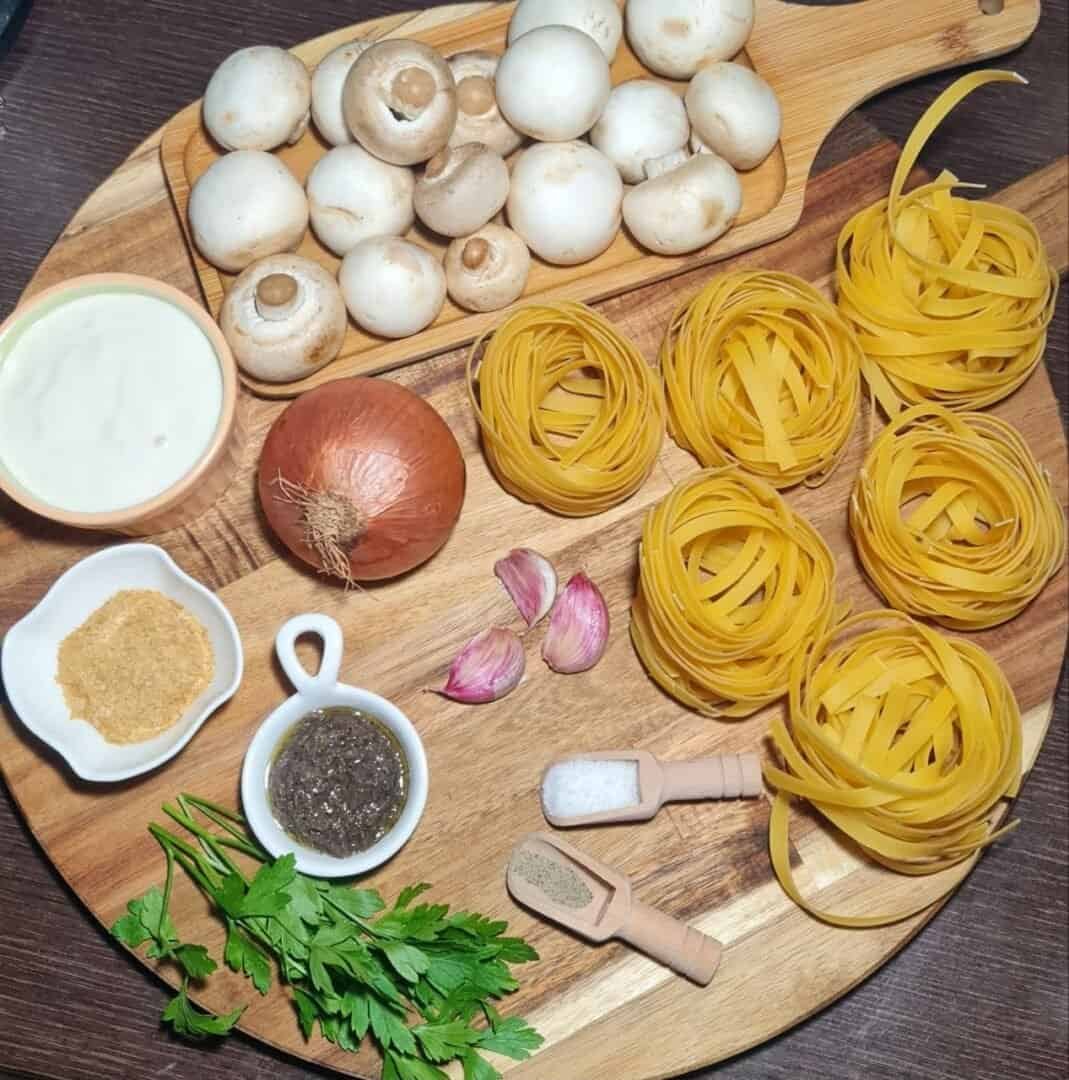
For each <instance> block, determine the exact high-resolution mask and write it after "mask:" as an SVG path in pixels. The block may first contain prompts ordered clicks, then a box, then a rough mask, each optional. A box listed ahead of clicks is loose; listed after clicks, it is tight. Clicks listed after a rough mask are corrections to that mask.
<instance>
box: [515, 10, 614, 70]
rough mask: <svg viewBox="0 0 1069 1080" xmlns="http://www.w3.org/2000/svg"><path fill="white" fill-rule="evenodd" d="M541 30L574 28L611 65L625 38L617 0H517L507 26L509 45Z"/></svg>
mask: <svg viewBox="0 0 1069 1080" xmlns="http://www.w3.org/2000/svg"><path fill="white" fill-rule="evenodd" d="M540 26H573V27H575V29H576V30H582V31H583V33H584V34H589V35H590V36H591V37H592V38H593V39H594V40H595V41H596V42H597V43H598V48H600V49H601V51H602V52H603V53H604V54H605V59H606V60H608V61H609V63H610V64H611V63H612V62H613V60H615V59H616V51H617V50H618V49H619V48H620V39H621V38H622V37H623V36H624V20H623V17H622V16H621V14H620V8H619V6H618V5H617V3H616V0H520V2H519V3H518V4H517V5H516V10H515V11H514V12H513V13H512V21H511V22H510V23H509V44H510V45H511V44H512V43H513V42H514V41H515V40H516V39H517V38H518V37H522V36H523V35H524V34H526V33H527V32H528V31H530V30H535V29H537V28H538V27H540Z"/></svg>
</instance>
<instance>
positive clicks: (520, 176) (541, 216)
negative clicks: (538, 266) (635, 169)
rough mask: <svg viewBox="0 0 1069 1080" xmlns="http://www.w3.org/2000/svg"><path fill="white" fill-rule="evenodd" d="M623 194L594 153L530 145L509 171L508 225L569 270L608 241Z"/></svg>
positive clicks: (578, 146) (610, 167)
mask: <svg viewBox="0 0 1069 1080" xmlns="http://www.w3.org/2000/svg"><path fill="white" fill-rule="evenodd" d="M532 32H533V33H537V31H532ZM521 40H522V39H521ZM623 195H624V185H623V181H622V180H621V179H620V173H619V171H618V170H617V168H616V166H615V165H614V164H613V163H612V162H611V161H610V160H609V159H608V158H607V157H606V156H605V155H604V154H603V153H602V152H601V151H600V150H595V149H594V147H593V146H590V145H589V144H588V143H585V142H568V143H536V144H535V145H534V146H530V147H528V148H527V149H526V150H524V152H523V153H522V154H521V155H520V157H519V159H518V160H517V161H516V164H515V165H514V166H513V169H512V188H511V190H510V191H509V200H508V217H509V224H510V225H511V226H512V228H513V229H515V230H516V232H518V233H519V234H520V236H521V237H523V239H524V241H525V242H526V243H527V246H528V247H529V248H530V249H531V250H532V251H533V252H534V253H535V254H536V255H539V256H540V257H541V258H543V259H545V260H546V262H550V263H555V264H556V265H558V266H575V265H577V264H579V263H584V262H589V261H590V260H591V259H594V258H596V257H597V256H598V255H600V254H601V253H602V252H603V251H604V250H605V249H606V248H607V247H608V246H609V245H610V244H611V243H612V242H613V240H614V239H615V237H616V234H617V232H618V231H619V229H620V204H621V202H622V200H623Z"/></svg>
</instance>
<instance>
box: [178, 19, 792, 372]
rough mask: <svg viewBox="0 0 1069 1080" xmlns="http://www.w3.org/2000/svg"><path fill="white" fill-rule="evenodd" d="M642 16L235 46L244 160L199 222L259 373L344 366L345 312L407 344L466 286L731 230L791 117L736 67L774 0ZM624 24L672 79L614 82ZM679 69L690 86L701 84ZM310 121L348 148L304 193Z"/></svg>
mask: <svg viewBox="0 0 1069 1080" xmlns="http://www.w3.org/2000/svg"><path fill="white" fill-rule="evenodd" d="M623 8H624V9H623V11H622V12H621V8H620V5H619V3H618V2H617V0H520V2H519V3H518V4H517V5H516V9H515V11H514V13H513V16H512V20H511V23H510V25H509V29H508V45H507V48H506V49H505V51H504V53H503V55H500V56H499V55H497V54H496V53H494V52H490V51H487V50H472V51H466V52H461V53H457V54H456V55H454V56H452V57H443V56H441V55H440V54H439V53H438V52H437V51H435V50H434V49H432V48H430V47H429V46H427V45H425V44H422V43H421V42H418V41H408V40H387V41H381V42H372V41H368V40H363V39H357V40H354V41H351V42H348V43H346V44H343V45H341V46H339V47H338V48H336V49H334V50H333V51H332V52H330V53H328V54H327V55H326V56H325V57H324V58H323V60H322V61H321V62H320V63H319V65H318V67H317V68H316V69H315V71H314V72H313V73H312V74H311V75H309V73H308V71H307V70H306V68H305V67H304V65H303V64H302V63H301V62H300V61H299V60H297V59H296V58H295V57H294V56H293V55H292V54H290V53H288V52H286V51H285V50H282V49H278V48H274V47H272V46H256V47H253V48H249V49H243V50H241V51H240V52H237V53H235V54H233V55H232V56H230V57H228V58H227V59H226V60H224V61H223V63H222V64H221V65H220V66H219V68H218V69H217V70H216V72H215V74H214V75H213V76H212V78H211V81H210V82H209V84H208V88H207V90H206V92H205V96H204V103H203V121H204V126H205V128H206V129H207V131H208V133H209V134H210V135H211V137H212V138H213V139H214V140H215V142H216V143H217V145H218V146H219V148H221V149H222V150H224V151H228V152H227V153H225V154H224V155H223V156H221V157H220V158H219V159H218V160H217V161H216V162H215V163H214V164H213V165H212V166H211V167H210V168H209V169H208V170H207V171H206V172H205V173H204V175H203V176H201V177H200V178H199V179H198V180H197V182H196V183H195V184H194V186H193V191H192V193H191V195H190V201H189V224H190V233H191V235H192V237H193V240H194V243H195V245H196V247H197V248H198V250H199V251H200V253H201V254H202V255H203V256H204V258H206V259H207V260H208V261H209V262H211V263H212V264H214V265H215V266H217V267H218V268H219V269H220V270H223V271H225V272H227V273H229V274H240V277H238V279H237V280H236V281H235V282H234V283H233V285H232V286H231V293H230V295H228V297H227V300H226V304H225V305H224V310H223V313H222V315H221V320H222V323H223V329H224V332H225V333H226V335H227V337H228V339H230V340H231V344H232V345H233V346H234V349H235V355H236V356H237V358H238V362H239V364H241V366H242V367H243V368H244V370H246V371H248V372H249V373H251V374H253V375H256V376H257V377H258V378H262V379H266V380H278V381H283V380H287V379H295V378H300V377H302V376H303V375H306V374H309V373H310V372H311V371H312V370H315V368H316V367H318V366H321V365H322V364H323V363H327V362H329V360H330V359H332V358H333V356H334V355H336V354H337V352H338V351H339V350H340V348H341V344H342V338H343V337H344V333H343V332H339V324H338V313H339V312H340V311H343V310H344V309H347V310H348V313H349V315H350V316H351V317H352V319H353V321H354V322H356V323H357V325H358V326H360V327H361V328H363V329H364V330H366V331H367V332H368V333H371V334H376V335H379V336H382V337H391V338H392V337H404V336H407V335H409V334H415V333H418V332H419V331H420V330H422V329H424V328H425V327H426V326H428V325H430V324H431V323H432V322H433V321H434V320H435V319H436V318H437V317H438V315H439V313H440V311H441V309H442V306H443V305H444V303H445V298H446V295H447V294H448V295H449V296H450V297H451V298H452V299H453V301H454V302H455V303H456V304H458V305H459V306H461V307H463V308H466V309H467V310H469V311H479V312H485V311H494V310H499V309H500V308H503V307H506V306H507V305H509V304H511V303H513V302H514V301H515V300H517V299H518V298H519V297H520V296H522V295H523V293H524V291H525V288H526V285H527V280H528V275H529V273H530V269H531V265H532V260H531V254H532V253H533V254H534V255H536V256H538V258H540V259H541V260H543V261H544V262H546V263H550V264H553V265H559V266H573V265H577V264H580V263H585V262H588V261H590V260H592V259H595V258H597V257H598V256H599V255H601V254H602V253H603V252H604V251H606V250H607V249H608V248H609V247H610V246H611V245H612V244H613V242H614V241H615V240H616V238H617V236H618V235H619V233H620V230H621V227H622V226H626V228H627V229H628V231H629V232H630V234H631V236H632V237H633V239H634V240H635V241H636V242H638V243H639V244H641V245H642V246H643V247H644V248H646V249H648V250H649V251H652V252H655V253H657V254H661V255H682V254H686V253H688V252H692V251H696V250H698V249H700V248H703V247H705V246H707V245H708V244H710V243H712V242H713V241H715V240H716V239H717V238H718V237H720V236H721V235H723V233H724V232H725V231H726V230H727V229H729V228H730V227H731V225H732V224H733V223H734V222H735V220H736V219H737V217H738V214H739V212H740V210H741V207H742V184H741V182H740V179H739V175H738V174H739V172H740V171H747V170H750V169H754V168H756V167H757V166H759V165H760V164H761V163H762V162H763V161H764V160H765V159H766V158H767V157H768V155H769V154H770V153H772V151H773V150H774V148H775V146H776V144H777V142H778V141H779V136H780V129H781V125H782V118H781V113H780V107H779V103H778V101H777V99H776V96H775V94H774V93H773V91H772V89H771V88H770V87H769V86H768V84H767V83H766V82H765V81H764V80H763V79H762V78H761V77H760V76H759V75H757V74H756V73H755V72H754V71H752V70H751V69H750V68H749V67H748V66H746V65H744V64H740V63H737V62H735V60H734V57H736V56H737V54H738V53H739V52H740V51H741V50H742V48H743V47H744V46H745V44H746V41H747V39H748V38H749V36H750V33H751V31H752V29H753V25H754V0H626V3H625V4H624V6H623ZM625 31H626V35H627V38H628V41H629V42H630V45H631V48H632V49H633V50H634V52H635V54H636V55H637V56H638V57H639V59H640V60H641V61H642V62H643V64H644V65H645V66H646V67H647V68H648V69H649V70H650V72H651V73H653V75H655V76H659V77H660V78H654V77H650V78H639V79H632V80H630V81H628V82H624V83H621V84H620V85H617V86H615V88H614V87H613V79H612V74H611V65H612V63H613V61H614V60H615V58H616V55H617V52H618V50H619V48H620V45H621V42H622V40H623V36H624V33H625ZM663 78H667V79H675V80H686V81H688V86H687V88H686V92H685V95H684V96H682V97H681V96H680V94H679V93H678V91H677V90H676V88H674V87H672V86H670V85H668V84H667V83H666V82H664V81H661V79H663ZM310 119H311V123H312V125H313V127H314V131H315V132H316V134H317V135H318V136H319V137H320V138H321V139H322V140H323V142H325V143H326V144H327V147H328V149H327V151H326V152H325V153H324V154H323V155H322V156H321V157H320V158H319V160H318V161H317V162H316V164H315V167H314V168H313V169H312V170H311V173H310V174H309V176H308V179H307V182H306V185H305V188H304V189H303V190H302V188H301V185H300V184H299V183H298V182H297V180H296V179H295V178H294V177H293V175H292V174H291V173H290V172H289V170H288V169H287V168H286V166H285V164H284V163H283V162H282V160H280V159H279V158H278V157H277V156H275V155H274V154H273V153H272V151H274V150H276V149H278V148H280V147H284V146H286V145H289V144H292V143H295V142H296V141H298V140H300V139H301V138H302V137H303V136H304V133H305V131H306V129H307V128H308V127H309V120H310ZM309 137H311V136H309ZM525 142H530V145H528V146H527V147H526V148H524V143H525ZM417 221H418V223H419V226H420V228H421V229H425V230H429V232H430V233H433V234H435V235H437V236H439V237H441V238H444V240H446V241H451V243H449V245H448V248H447V250H446V253H445V256H444V260H443V259H440V258H438V257H436V256H435V255H434V254H433V253H432V252H431V251H430V250H428V247H427V246H425V245H424V244H421V243H418V242H416V241H414V240H413V239H410V238H409V235H410V233H411V231H412V229H413V226H414V225H415V224H416V223H417ZM309 224H310V225H311V228H312V231H313V232H314V234H315V236H316V238H317V239H318V240H319V242H320V243H321V244H322V246H323V247H324V248H326V249H328V250H329V251H330V252H333V253H334V254H335V255H336V256H338V257H339V258H340V259H341V266H340V268H339V270H338V275H337V281H335V280H334V279H333V278H332V277H331V275H330V274H329V273H328V272H327V271H326V270H325V269H324V268H323V267H322V266H319V265H318V264H316V263H314V262H312V261H310V260H307V259H304V258H300V257H298V256H295V255H293V254H292V253H293V252H295V251H296V250H297V249H298V248H299V247H300V245H301V244H302V242H303V240H304V237H305V235H306V230H307V228H308V225H309ZM417 235H418V234H417ZM279 260H283V262H281V263H280V262H279ZM264 283H266V284H264ZM261 291H262V293H263V295H261ZM313 315H314V317H313ZM343 329H344V327H343Z"/></svg>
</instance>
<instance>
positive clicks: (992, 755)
mask: <svg viewBox="0 0 1069 1080" xmlns="http://www.w3.org/2000/svg"><path fill="white" fill-rule="evenodd" d="M841 636H844V637H846V638H847V639H846V640H843V641H841V642H840V643H836V640H835V639H836V638H839V637H841ZM789 711H790V725H789V726H788V725H787V724H785V723H784V721H783V720H782V719H778V718H777V719H776V720H775V721H774V722H773V724H772V730H771V737H772V741H773V743H774V745H775V747H776V749H777V751H778V753H779V756H780V757H781V759H782V763H783V767H782V768H781V767H779V766H776V765H768V764H766V766H765V770H764V771H765V779H766V780H767V781H768V782H769V784H770V785H772V786H773V787H774V788H776V789H777V791H776V796H775V799H774V801H773V805H772V817H771V822H770V826H769V849H770V853H771V856H772V865H773V868H774V869H775V872H776V876H777V877H778V878H779V881H780V884H781V885H782V886H783V888H784V890H785V891H786V892H787V894H788V895H789V896H790V897H791V899H792V900H794V902H795V903H796V904H798V905H799V906H800V907H802V908H804V909H805V910H806V911H808V912H809V913H810V914H811V915H813V916H815V917H816V918H818V919H822V920H823V921H824V922H827V923H832V924H834V925H836V926H851V927H870V926H885V925H887V924H889V923H893V922H898V921H900V920H902V919H906V918H909V917H910V916H911V915H915V914H917V912H919V911H922V910H924V908H926V907H928V906H930V904H931V903H933V902H934V901H927V902H925V903H924V904H922V905H919V906H916V907H912V908H910V909H909V910H906V911H900V912H897V913H893V914H884V915H868V916H848V915H839V914H835V913H832V912H829V911H822V910H818V909H817V908H815V907H814V906H813V905H812V904H810V903H809V902H808V901H807V900H805V899H804V897H803V896H802V895H801V893H800V891H799V890H798V887H797V885H796V884H795V881H794V876H793V872H792V870H791V864H790V850H789V840H788V815H789V805H790V799H791V797H792V796H795V797H798V798H803V799H806V800H807V801H808V802H809V803H810V804H811V805H812V806H813V807H814V809H816V810H817V811H818V812H819V813H820V814H822V815H823V816H824V817H825V818H827V820H828V821H829V822H831V824H832V825H834V826H835V827H836V828H837V829H839V830H841V831H842V832H843V833H845V834H846V835H847V836H849V837H850V838H851V839H853V840H854V841H855V842H856V843H857V844H859V845H860V847H861V848H862V849H863V850H864V851H865V852H866V853H867V854H868V855H869V856H870V857H871V858H873V859H874V860H876V861H877V862H879V863H881V864H882V865H884V866H886V867H888V868H890V869H892V870H896V871H898V872H900V873H903V874H913V875H921V874H933V873H935V872H937V871H939V870H945V869H947V868H948V867H951V866H954V865H956V864H958V863H961V862H963V861H965V860H966V859H969V858H970V857H972V856H973V855H974V854H975V853H976V852H978V851H979V850H980V849H981V848H983V847H985V846H986V845H987V844H990V843H991V842H992V841H993V840H995V839H997V838H998V837H1000V836H1002V835H1003V834H1004V833H1006V832H1007V831H1009V829H1012V828H1013V827H1014V826H1015V825H1016V823H1014V824H1013V825H1009V826H1006V827H1004V828H1002V829H997V830H996V829H995V828H994V827H993V825H992V823H991V821H990V820H989V818H990V815H991V813H992V811H993V810H994V809H995V807H996V806H997V805H998V803H999V802H1000V800H1002V799H1006V798H1012V797H1013V796H1015V795H1016V794H1017V790H1018V787H1019V786H1020V779H1021V715H1020V712H1019V711H1018V708H1017V702H1016V700H1015V698H1014V696H1013V691H1012V690H1011V689H1010V687H1009V684H1008V683H1007V682H1006V678H1005V676H1004V675H1003V674H1002V672H1001V670H1000V669H999V667H998V665H997V664H996V663H995V662H994V660H992V659H991V657H990V656H989V655H988V654H987V653H986V652H984V651H983V650H982V649H980V648H978V647H977V646H975V645H973V644H971V643H970V642H967V641H961V640H954V639H951V638H948V637H945V636H944V635H943V634H941V633H939V632H938V631H936V630H933V629H931V628H929V627H927V626H925V625H923V624H922V623H918V622H914V621H913V620H912V619H911V618H909V616H908V615H903V614H901V613H900V612H896V611H870V612H866V613H864V614H862V615H857V616H854V617H853V618H851V619H848V620H846V622H844V623H843V624H842V625H841V626H839V627H838V628H836V629H834V630H832V631H830V632H829V633H828V634H826V635H825V636H824V637H823V638H822V639H821V640H819V641H818V642H816V644H815V646H814V647H813V648H812V649H811V650H809V651H808V652H799V653H798V654H797V655H796V657H795V660H794V663H793V665H792V668H791V676H790V710H789ZM953 887H954V886H953V885H951V886H949V887H948V890H947V891H948V892H949V891H950V889H952V888H953Z"/></svg>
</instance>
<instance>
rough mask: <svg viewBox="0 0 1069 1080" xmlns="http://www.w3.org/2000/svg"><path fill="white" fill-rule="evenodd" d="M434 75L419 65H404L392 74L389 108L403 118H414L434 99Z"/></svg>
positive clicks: (435, 87)
mask: <svg viewBox="0 0 1069 1080" xmlns="http://www.w3.org/2000/svg"><path fill="white" fill-rule="evenodd" d="M437 91H438V87H437V85H436V84H435V81H434V76H433V75H432V74H431V73H430V72H429V71H426V70H424V69H423V68H421V67H406V68H404V69H403V70H401V71H399V72H398V73H397V75H396V76H394V80H393V85H392V86H391V87H390V97H391V98H392V100H391V102H390V108H391V109H392V110H393V111H394V112H395V113H396V114H398V116H399V117H401V118H402V119H405V120H415V119H416V117H417V116H419V115H420V114H421V113H422V112H423V110H424V109H426V108H427V106H428V105H429V104H430V103H431V102H432V101H433V100H434V95H435V94H436V93H437Z"/></svg>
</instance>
